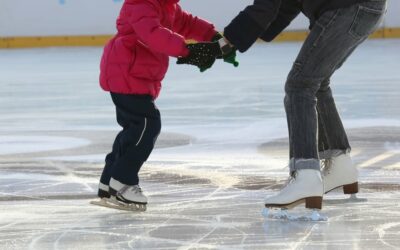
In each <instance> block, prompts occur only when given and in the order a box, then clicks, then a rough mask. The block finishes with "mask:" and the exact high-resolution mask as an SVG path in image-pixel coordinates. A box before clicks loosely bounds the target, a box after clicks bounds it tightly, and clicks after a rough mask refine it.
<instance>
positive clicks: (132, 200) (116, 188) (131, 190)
mask: <svg viewBox="0 0 400 250" xmlns="http://www.w3.org/2000/svg"><path fill="white" fill-rule="evenodd" d="M104 189H105V187H104V186H102V185H100V187H99V197H100V195H104V194H105V192H104ZM109 196H110V197H109V198H107V197H100V198H101V200H100V201H91V202H90V203H91V204H93V205H98V206H103V207H109V208H115V209H120V210H127V211H146V209H147V206H146V205H147V197H146V196H145V195H144V194H143V192H142V189H141V188H140V187H139V185H134V186H129V185H125V184H123V183H121V182H119V181H117V180H115V179H113V178H111V181H110V185H109Z"/></svg>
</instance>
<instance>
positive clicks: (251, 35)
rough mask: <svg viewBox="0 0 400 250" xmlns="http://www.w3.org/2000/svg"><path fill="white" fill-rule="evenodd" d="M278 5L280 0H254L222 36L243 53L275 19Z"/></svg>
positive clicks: (227, 27) (226, 28)
mask: <svg viewBox="0 0 400 250" xmlns="http://www.w3.org/2000/svg"><path fill="white" fill-rule="evenodd" d="M280 5H281V0H254V3H253V4H252V5H249V6H247V7H246V8H245V9H244V10H243V11H241V12H240V13H239V14H238V15H237V16H236V17H235V18H234V19H233V20H232V22H231V23H230V24H229V25H228V26H226V27H225V29H224V36H225V37H226V38H227V39H228V41H229V42H230V43H232V44H233V45H234V46H235V47H236V48H237V49H238V50H239V51H240V52H245V51H246V50H248V49H249V48H250V47H251V46H252V45H253V44H254V42H255V41H256V40H257V39H258V38H259V37H260V36H261V35H262V34H263V33H264V32H265V30H267V28H268V27H269V26H270V24H271V23H272V22H273V21H274V20H275V19H276V16H277V14H278V11H279V9H280Z"/></svg>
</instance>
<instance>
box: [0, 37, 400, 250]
mask: <svg viewBox="0 0 400 250" xmlns="http://www.w3.org/2000/svg"><path fill="white" fill-rule="evenodd" d="M299 48H300V44H299V43H280V44H270V45H264V44H258V45H256V46H255V47H254V48H253V49H252V50H250V51H249V52H248V53H246V54H240V55H239V59H240V62H241V65H240V67H239V68H237V69H236V68H233V67H232V66H230V65H225V64H221V63H218V64H217V65H215V67H214V68H213V69H211V70H210V71H209V72H206V73H204V74H201V73H199V72H198V70H196V69H195V68H191V67H189V66H187V67H185V66H180V67H178V66H176V65H174V60H172V61H171V70H170V72H169V73H168V76H167V79H166V80H165V82H164V89H163V91H162V95H161V97H160V99H159V100H158V101H157V105H158V106H159V108H160V110H161V113H162V117H163V131H162V135H161V137H160V140H159V142H158V144H157V149H156V150H155V151H154V153H153V154H152V156H151V157H150V159H149V162H148V163H146V165H145V166H144V168H143V172H142V173H141V180H142V182H141V184H142V186H143V188H144V190H145V192H146V193H147V194H148V196H149V197H150V204H149V207H148V211H147V212H145V213H129V212H124V211H115V210H110V209H106V208H100V207H95V206H91V205H89V201H90V200H91V199H93V198H94V197H95V194H96V188H97V181H98V178H99V175H100V172H101V168H102V165H103V158H104V155H105V154H106V153H107V151H108V150H109V149H110V144H111V142H112V140H113V137H114V136H115V135H116V133H117V129H118V128H117V126H116V125H115V121H114V113H113V106H112V105H111V101H110V98H109V97H108V96H107V95H106V94H105V93H103V92H102V91H101V90H100V89H99V88H98V86H97V85H98V83H97V79H98V63H99V57H100V53H101V49H100V48H51V49H25V50H0V75H1V78H0V246H1V247H0V248H1V249H127V248H131V249H252V250H253V249H396V248H397V249H398V248H399V247H400V240H399V236H400V235H399V232H400V209H399V208H400V205H399V204H400V202H399V201H400V191H399V180H400V101H399V100H400V99H399V95H400V84H399V83H400V73H399V70H398V69H399V68H400V54H399V53H398V51H399V50H400V40H386V41H369V42H367V43H366V44H364V45H363V46H362V47H361V48H360V49H359V50H358V51H357V52H356V53H355V54H354V56H353V57H352V58H350V60H349V61H348V62H347V63H346V64H345V66H344V67H343V69H341V70H340V71H339V72H338V73H337V74H336V75H335V77H334V79H333V80H332V84H333V90H334V93H335V96H336V101H337V104H338V107H339V109H340V112H341V114H342V117H343V119H344V123H345V126H346V127H347V128H348V132H349V136H350V139H351V141H352V146H353V156H354V160H355V163H356V164H357V166H358V167H359V169H360V174H361V176H360V182H361V192H360V194H359V197H360V198H362V199H364V200H361V201H358V202H353V201H349V200H347V197H346V196H344V195H342V194H341V193H340V192H334V193H333V194H329V195H327V196H326V197H325V201H324V204H323V210H322V211H321V214H323V215H324V216H327V217H328V218H329V220H328V221H327V222H309V221H287V220H274V219H270V220H264V219H263V217H262V216H261V210H262V208H263V204H262V201H263V198H264V196H266V195H270V194H272V193H274V192H276V191H278V190H279V189H280V188H281V187H282V185H283V184H284V183H285V180H286V178H287V171H288V170H287V169H286V168H285V166H286V164H287V161H286V159H287V131H286V121H285V114H284V109H283V102H282V99H283V86H284V85H283V84H284V81H285V78H286V74H287V72H288V71H289V69H290V66H291V62H293V60H294V58H295V56H296V53H297V52H298V50H299ZM303 210H304V208H302V207H299V208H297V209H296V210H295V211H294V212H296V213H302V212H303Z"/></svg>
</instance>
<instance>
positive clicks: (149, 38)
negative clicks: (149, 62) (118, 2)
mask: <svg viewBox="0 0 400 250" xmlns="http://www.w3.org/2000/svg"><path fill="white" fill-rule="evenodd" d="M130 8H131V9H130V11H131V13H133V14H132V15H131V17H130V19H129V20H130V21H129V22H130V24H131V25H132V27H133V29H134V30H135V32H136V34H137V36H138V37H139V40H140V41H141V42H143V43H144V44H145V45H147V46H148V47H149V48H151V49H152V50H155V51H158V52H160V53H164V54H166V55H169V56H175V57H179V56H187V55H188V54H189V50H188V49H187V47H186V42H185V39H184V38H183V37H182V36H181V35H179V34H177V33H175V32H173V31H172V30H169V29H167V28H165V27H164V26H162V25H161V23H160V17H159V13H158V10H157V8H156V7H155V6H153V5H151V4H147V3H141V4H133V5H131V6H130Z"/></svg>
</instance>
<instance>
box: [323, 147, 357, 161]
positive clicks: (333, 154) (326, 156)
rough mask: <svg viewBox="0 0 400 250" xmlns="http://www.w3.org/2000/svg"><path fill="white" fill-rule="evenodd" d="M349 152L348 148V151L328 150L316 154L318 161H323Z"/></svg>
mask: <svg viewBox="0 0 400 250" xmlns="http://www.w3.org/2000/svg"><path fill="white" fill-rule="evenodd" d="M350 151H351V149H350V148H348V149H328V150H324V151H320V152H319V153H318V155H319V159H321V160H324V159H331V158H333V157H337V156H340V155H344V154H349V153H350Z"/></svg>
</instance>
